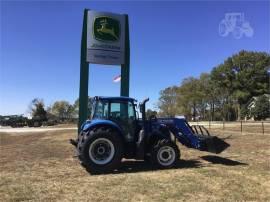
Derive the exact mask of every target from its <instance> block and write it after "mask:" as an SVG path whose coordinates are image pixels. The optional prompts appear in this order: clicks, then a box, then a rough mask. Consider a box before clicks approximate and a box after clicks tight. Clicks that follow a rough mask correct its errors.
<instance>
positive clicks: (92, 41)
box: [86, 10, 125, 65]
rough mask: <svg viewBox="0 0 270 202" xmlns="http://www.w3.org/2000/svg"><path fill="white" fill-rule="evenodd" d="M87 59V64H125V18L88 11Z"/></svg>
mask: <svg viewBox="0 0 270 202" xmlns="http://www.w3.org/2000/svg"><path fill="white" fill-rule="evenodd" d="M87 18H88V19H87V57H86V60H87V62H89V63H95V64H106V65H121V64H124V63H125V60H124V59H125V57H124V53H125V16H124V15H119V14H113V13H107V12H97V11H92V10H88V16H87Z"/></svg>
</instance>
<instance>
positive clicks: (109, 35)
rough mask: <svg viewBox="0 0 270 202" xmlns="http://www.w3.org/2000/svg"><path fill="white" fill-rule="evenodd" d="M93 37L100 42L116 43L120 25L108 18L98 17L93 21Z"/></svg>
mask: <svg viewBox="0 0 270 202" xmlns="http://www.w3.org/2000/svg"><path fill="white" fill-rule="evenodd" d="M93 31H94V37H95V38H96V39H97V40H100V41H111V42H114V41H118V40H119V38H120V23H119V22H118V21H117V20H116V19H113V18H110V17H98V18H96V19H95V21H94V29H93Z"/></svg>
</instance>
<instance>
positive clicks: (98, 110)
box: [92, 100, 109, 119]
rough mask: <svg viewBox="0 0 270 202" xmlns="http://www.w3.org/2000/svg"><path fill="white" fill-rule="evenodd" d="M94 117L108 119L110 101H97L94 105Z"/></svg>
mask: <svg viewBox="0 0 270 202" xmlns="http://www.w3.org/2000/svg"><path fill="white" fill-rule="evenodd" d="M93 106H94V107H93V110H92V111H93V114H92V119H107V118H108V111H109V103H108V101H106V100H99V101H96V102H95V103H94V105H93Z"/></svg>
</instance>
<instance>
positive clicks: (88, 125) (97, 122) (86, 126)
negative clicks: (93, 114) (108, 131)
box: [81, 119, 124, 138]
mask: <svg viewBox="0 0 270 202" xmlns="http://www.w3.org/2000/svg"><path fill="white" fill-rule="evenodd" d="M99 126H109V127H111V128H114V129H115V130H116V131H118V132H119V133H120V135H121V136H122V137H123V138H124V131H123V130H122V128H120V127H119V126H118V125H117V124H116V123H114V122H112V121H110V120H101V119H94V120H87V121H85V122H84V123H83V124H82V126H81V131H83V132H86V131H88V130H91V129H93V128H95V127H99Z"/></svg>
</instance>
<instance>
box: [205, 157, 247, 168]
mask: <svg viewBox="0 0 270 202" xmlns="http://www.w3.org/2000/svg"><path fill="white" fill-rule="evenodd" d="M201 159H203V160H205V161H208V162H211V163H213V164H222V165H226V166H238V165H248V164H246V163H242V162H239V161H234V160H231V159H228V158H224V157H220V156H213V155H207V156H201Z"/></svg>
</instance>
